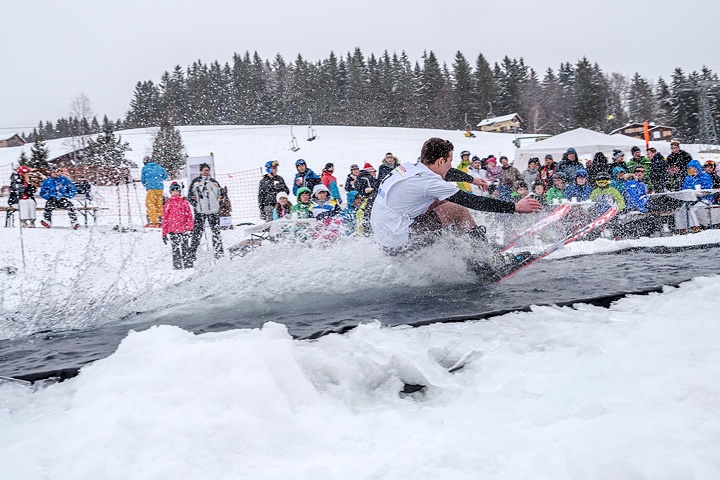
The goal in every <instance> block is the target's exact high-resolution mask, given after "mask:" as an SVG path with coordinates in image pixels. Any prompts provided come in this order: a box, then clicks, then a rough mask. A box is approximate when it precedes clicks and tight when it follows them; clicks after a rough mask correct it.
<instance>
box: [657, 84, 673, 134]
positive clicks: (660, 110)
mask: <svg viewBox="0 0 720 480" xmlns="http://www.w3.org/2000/svg"><path fill="white" fill-rule="evenodd" d="M655 106H656V110H655V115H654V118H655V123H657V124H660V125H669V124H670V123H671V116H672V98H671V95H670V87H669V86H668V84H667V83H666V82H665V80H663V78H662V77H660V78H659V79H658V81H657V84H656V85H655Z"/></svg>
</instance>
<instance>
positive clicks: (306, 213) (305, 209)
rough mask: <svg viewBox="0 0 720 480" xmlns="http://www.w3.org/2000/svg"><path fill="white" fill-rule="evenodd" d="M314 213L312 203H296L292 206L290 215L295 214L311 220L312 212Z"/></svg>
mask: <svg viewBox="0 0 720 480" xmlns="http://www.w3.org/2000/svg"><path fill="white" fill-rule="evenodd" d="M311 211H312V202H308V203H300V202H298V203H296V204H295V205H293V206H292V208H291V209H290V213H291V214H294V213H297V216H298V218H310V217H312V215H311V213H310V212H311Z"/></svg>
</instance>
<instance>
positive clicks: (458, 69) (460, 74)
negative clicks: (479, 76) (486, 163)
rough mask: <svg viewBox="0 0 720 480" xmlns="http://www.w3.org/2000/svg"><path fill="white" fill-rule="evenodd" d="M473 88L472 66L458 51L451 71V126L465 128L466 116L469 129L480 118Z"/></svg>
mask: <svg viewBox="0 0 720 480" xmlns="http://www.w3.org/2000/svg"><path fill="white" fill-rule="evenodd" d="M474 90H475V85H474V84H473V76H472V67H470V63H469V62H468V61H467V60H466V59H465V56H464V55H463V54H462V53H461V52H460V51H458V52H457V53H456V54H455V62H454V63H453V73H452V104H453V110H452V118H453V120H454V122H453V126H455V127H456V128H465V118H466V116H467V121H468V123H469V127H470V129H471V130H472V127H473V125H475V124H477V123H478V122H479V121H480V120H482V119H481V118H477V106H476V105H474V102H473V100H474V98H473V92H474Z"/></svg>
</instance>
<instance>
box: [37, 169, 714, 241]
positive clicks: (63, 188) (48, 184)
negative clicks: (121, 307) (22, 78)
mask: <svg viewBox="0 0 720 480" xmlns="http://www.w3.org/2000/svg"><path fill="white" fill-rule="evenodd" d="M710 183H711V184H712V180H710ZM76 194H77V187H76V186H75V184H74V183H73V182H71V181H70V179H68V178H67V177H65V176H63V175H60V169H59V168H57V167H52V168H51V170H50V176H49V177H48V178H46V179H45V180H43V183H42V185H41V186H40V196H41V197H42V198H44V199H45V200H46V202H45V214H44V216H43V220H42V221H41V222H40V223H41V224H42V226H43V227H45V228H50V227H51V226H52V212H53V210H55V209H56V208H63V209H65V210H67V212H68V216H69V217H70V224H71V225H72V228H74V229H77V228H78V227H79V226H80V225H79V224H78V223H77V213H75V207H74V206H73V204H72V202H71V201H70V199H71V198H73V197H74V196H75V195H76Z"/></svg>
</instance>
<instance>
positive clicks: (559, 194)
mask: <svg viewBox="0 0 720 480" xmlns="http://www.w3.org/2000/svg"><path fill="white" fill-rule="evenodd" d="M556 198H557V200H558V203H562V201H563V200H565V190H560V189H559V188H557V187H550V190H548V191H547V193H546V194H545V201H546V202H547V204H548V205H552V203H553V200H555V199H556Z"/></svg>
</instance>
